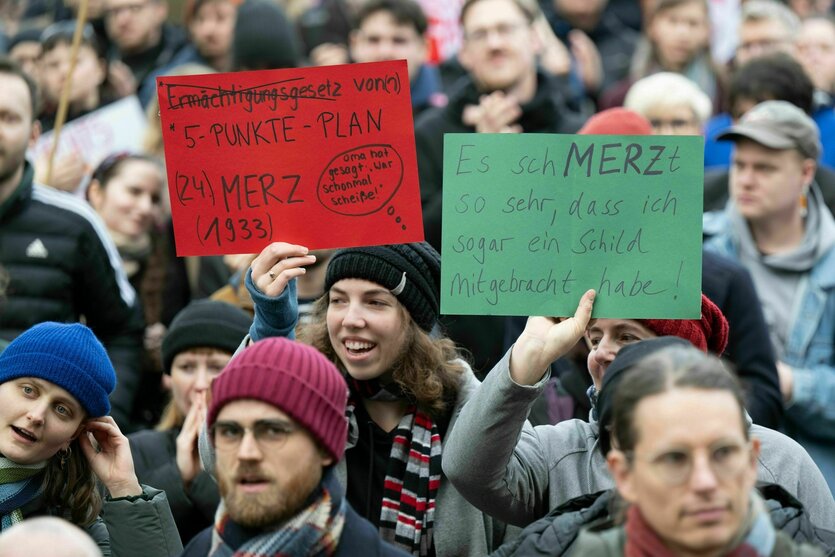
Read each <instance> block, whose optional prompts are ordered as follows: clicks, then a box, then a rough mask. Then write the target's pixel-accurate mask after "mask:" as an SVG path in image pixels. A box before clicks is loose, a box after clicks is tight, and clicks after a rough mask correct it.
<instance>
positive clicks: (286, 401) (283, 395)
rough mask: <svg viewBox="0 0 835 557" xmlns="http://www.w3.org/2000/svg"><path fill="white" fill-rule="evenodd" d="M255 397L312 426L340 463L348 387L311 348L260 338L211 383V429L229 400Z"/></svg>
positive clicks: (274, 338) (343, 447) (311, 432)
mask: <svg viewBox="0 0 835 557" xmlns="http://www.w3.org/2000/svg"><path fill="white" fill-rule="evenodd" d="M240 399H254V400H260V401H262V402H266V403H267V404H270V405H272V406H275V407H276V408H278V409H279V410H281V411H282V412H285V413H286V414H287V415H289V416H290V417H292V418H293V419H294V420H295V421H296V422H298V423H299V424H300V425H301V426H303V427H304V428H305V429H307V430H308V431H309V432H310V434H311V435H313V437H315V438H316V439H317V440H318V441H319V442H320V443H321V444H322V446H323V447H324V448H325V450H327V451H328V453H330V455H331V456H333V457H334V459H336V461H337V462H338V461H339V460H340V459H341V458H342V454H343V453H344V452H345V443H346V441H347V439H348V421H347V419H346V418H345V405H346V403H347V402H348V386H347V385H346V384H345V379H343V378H342V374H340V373H339V370H337V369H336V366H334V365H333V364H332V363H331V362H330V361H329V360H328V359H327V358H326V357H325V356H323V355H322V354H321V353H320V352H319V351H318V350H316V349H315V348H313V347H312V346H308V345H306V344H302V343H300V342H294V341H292V340H288V339H286V338H283V337H272V338H267V339H264V340H262V341H259V342H256V343H255V344H253V345H252V346H249V347H247V348H246V349H244V350H243V351H242V352H241V353H240V354H238V355H237V356H236V357H235V358H233V359H232V361H231V362H229V365H227V366H226V369H224V370H223V373H221V374H220V375H218V377H217V379H215V380H214V382H213V383H212V402H211V404H210V405H209V412H208V416H207V421H208V425H209V427H211V426H212V425H213V424H214V423H215V420H217V415H218V414H219V413H220V410H221V408H223V406H224V405H226V404H227V403H229V402H232V401H234V400H240Z"/></svg>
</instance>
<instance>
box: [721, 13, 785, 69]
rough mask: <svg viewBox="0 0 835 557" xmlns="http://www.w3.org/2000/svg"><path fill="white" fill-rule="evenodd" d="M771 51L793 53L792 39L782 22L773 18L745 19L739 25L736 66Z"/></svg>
mask: <svg viewBox="0 0 835 557" xmlns="http://www.w3.org/2000/svg"><path fill="white" fill-rule="evenodd" d="M772 52H785V53H787V54H789V55H791V56H794V55H795V44H794V40H792V38H791V36H790V35H789V32H788V30H787V29H786V28H785V27H783V24H782V23H780V22H779V21H777V20H774V19H760V20H755V21H746V22H743V23H742V25H740V26H739V46H737V48H736V58H735V61H736V65H737V67H739V66H741V65H743V64H745V63H746V62H748V61H749V60H752V59H754V58H756V57H758V56H763V55H765V54H771V53H772Z"/></svg>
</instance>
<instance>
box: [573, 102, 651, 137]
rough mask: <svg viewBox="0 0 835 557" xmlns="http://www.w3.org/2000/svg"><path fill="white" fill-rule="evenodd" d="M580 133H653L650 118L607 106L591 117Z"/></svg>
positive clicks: (631, 111)
mask: <svg viewBox="0 0 835 557" xmlns="http://www.w3.org/2000/svg"><path fill="white" fill-rule="evenodd" d="M577 133H578V134H580V135H652V125H651V124H650V123H649V120H647V119H646V118H644V117H643V116H641V115H640V114H638V113H637V112H635V111H634V110H629V109H626V108H620V107H617V108H607V109H606V110H601V111H600V112H598V113H597V114H595V115H594V116H592V117H591V118H589V119H588V120H587V121H586V123H585V125H584V126H583V127H582V128H580V131H578V132H577Z"/></svg>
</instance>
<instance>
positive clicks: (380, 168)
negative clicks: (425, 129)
mask: <svg viewBox="0 0 835 557" xmlns="http://www.w3.org/2000/svg"><path fill="white" fill-rule="evenodd" d="M157 88H158V89H157V91H158V94H159V100H160V118H161V120H162V132H163V141H164V144H165V160H166V166H167V171H168V183H169V194H170V197H171V211H172V214H173V219H174V235H175V239H176V246H177V255H179V256H187V255H221V254H231V253H258V252H260V251H261V249H263V248H264V246H266V245H267V244H268V243H270V242H275V241H285V242H291V243H296V244H301V245H305V246H307V247H309V248H310V249H327V248H337V247H349V246H362V245H377V244H389V243H404V242H417V241H421V240H423V220H422V213H421V208H420V187H419V184H418V176H417V163H416V158H415V139H414V131H413V122H412V106H411V100H410V97H409V78H408V73H407V72H406V62H405V61H403V60H398V61H392V62H374V63H369V64H348V65H342V66H328V67H316V68H299V69H288V70H268V71H258V72H238V73H228V74H210V75H194V76H176V77H175V76H166V77H160V78H158V79H157Z"/></svg>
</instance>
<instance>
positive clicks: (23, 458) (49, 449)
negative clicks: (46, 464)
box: [0, 377, 86, 464]
mask: <svg viewBox="0 0 835 557" xmlns="http://www.w3.org/2000/svg"><path fill="white" fill-rule="evenodd" d="M85 417H86V414H85V412H84V409H83V408H82V407H81V404H79V403H78V401H77V400H76V399H75V397H74V396H72V395H71V394H70V393H68V392H67V391H66V390H64V389H63V388H61V387H59V386H58V385H56V384H54V383H52V382H50V381H46V380H44V379H39V378H35V377H21V378H18V379H12V380H9V381H6V382H5V383H3V384H2V385H0V454H2V455H3V456H5V457H6V458H8V459H9V460H11V461H13V462H16V463H17V464H34V463H36V462H42V461H44V460H48V459H50V458H52V457H53V456H55V454H56V453H57V452H58V451H60V450H63V449H66V448H67V447H68V446H69V444H70V442H71V441H72V440H73V439H74V438H75V437H76V435H77V434H78V432H79V431H80V427H81V422H82V421H83V420H84V418H85Z"/></svg>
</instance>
